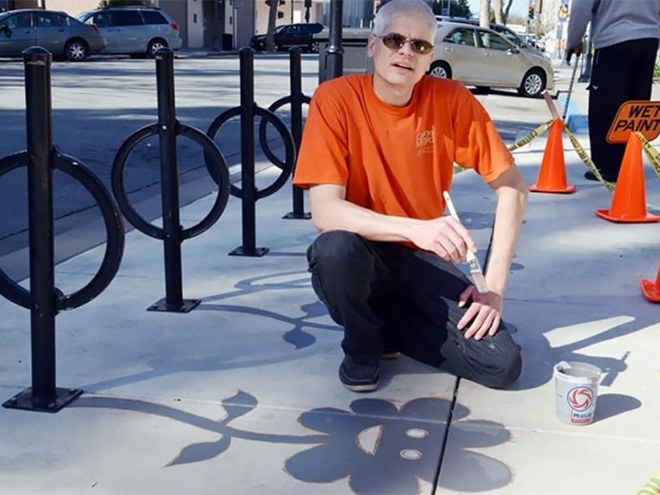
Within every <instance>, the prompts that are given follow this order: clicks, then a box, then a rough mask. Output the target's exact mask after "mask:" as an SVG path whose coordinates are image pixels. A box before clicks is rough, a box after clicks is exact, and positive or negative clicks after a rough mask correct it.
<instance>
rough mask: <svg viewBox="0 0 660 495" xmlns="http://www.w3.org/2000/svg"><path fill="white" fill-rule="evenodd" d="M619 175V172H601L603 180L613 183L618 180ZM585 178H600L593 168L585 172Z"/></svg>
mask: <svg viewBox="0 0 660 495" xmlns="http://www.w3.org/2000/svg"><path fill="white" fill-rule="evenodd" d="M617 175H618V174H606V173H604V172H601V173H600V176H601V177H602V178H603V180H605V181H607V182H611V183H612V184H616V180H617V178H618V177H617ZM584 178H585V179H587V180H598V177H596V174H594V173H593V172H592V171H591V170H588V171H586V172H585V173H584Z"/></svg>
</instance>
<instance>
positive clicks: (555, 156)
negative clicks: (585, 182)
mask: <svg viewBox="0 0 660 495" xmlns="http://www.w3.org/2000/svg"><path fill="white" fill-rule="evenodd" d="M563 132H564V123H563V122H562V121H561V119H555V121H554V122H553V123H552V125H551V126H550V133H549V134H548V141H547V143H546V144H545V150H544V151H543V161H542V162H541V168H540V169H539V176H538V178H537V179H536V184H534V185H533V186H532V187H530V188H529V190H530V191H532V192H543V193H558V194H570V193H572V192H573V191H575V185H573V184H566V162H565V160H564V143H563V141H562V133H563Z"/></svg>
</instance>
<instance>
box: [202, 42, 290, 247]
mask: <svg viewBox="0 0 660 495" xmlns="http://www.w3.org/2000/svg"><path fill="white" fill-rule="evenodd" d="M239 59H240V84H241V104H240V106H238V107H234V108H230V109H229V110H227V111H225V112H223V113H221V114H220V115H218V117H216V118H215V120H214V121H213V122H212V123H211V125H210V126H209V129H208V131H206V134H207V135H208V136H209V137H210V138H211V139H212V140H213V141H215V138H216V137H217V135H218V133H219V132H220V129H221V128H222V126H223V124H225V123H226V122H227V121H229V119H232V118H234V117H237V116H240V118H241V187H240V188H239V187H238V186H235V185H233V184H232V185H231V188H230V194H231V195H232V196H235V197H237V198H240V199H241V206H242V209H241V213H242V230H243V244H242V245H241V246H239V247H237V248H236V249H234V250H232V251H231V252H230V253H229V254H230V255H231V256H263V255H265V254H266V253H267V252H268V248H265V247H260V248H258V247H256V202H257V200H258V199H262V198H265V197H267V196H270V195H272V194H274V193H275V192H277V191H278V190H279V189H281V188H282V186H283V185H284V184H285V183H286V181H287V180H288V179H289V176H290V175H291V171H292V170H293V165H294V163H295V161H296V151H295V143H294V141H293V136H292V135H291V132H290V131H289V129H288V128H287V126H286V125H285V124H284V122H282V120H281V119H280V118H279V117H278V116H277V115H275V114H274V113H273V112H271V111H270V110H267V109H265V108H262V107H260V106H258V105H257V104H256V103H255V102H254V50H253V49H252V48H249V47H245V48H241V50H240V52H239ZM255 115H256V116H258V117H260V118H261V119H262V122H263V121H266V122H268V123H270V124H272V125H273V126H274V127H275V130H276V131H277V132H278V133H279V134H280V136H281V137H282V140H283V141H284V149H285V159H284V161H281V160H279V159H276V161H275V162H274V164H275V165H277V167H278V168H280V170H281V173H280V175H279V176H278V177H277V179H275V181H274V182H273V183H272V184H271V185H269V186H268V187H265V188H264V189H257V188H256V187H255V184H254V174H255V172H254V117H255ZM264 135H265V132H264ZM260 137H261V136H260ZM260 144H261V145H262V148H263V149H264V150H266V149H267V146H264V143H263V142H262V143H260ZM271 156H272V153H271ZM205 158H207V157H205ZM275 158H277V157H275ZM271 161H272V160H271ZM209 164H210V161H209V160H208V159H206V165H207V167H208V166H209ZM209 171H210V173H211V176H212V177H213V178H214V179H216V181H217V178H216V176H215V175H214V174H213V171H212V170H211V169H210V167H209Z"/></svg>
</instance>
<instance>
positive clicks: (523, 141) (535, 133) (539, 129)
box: [509, 119, 555, 151]
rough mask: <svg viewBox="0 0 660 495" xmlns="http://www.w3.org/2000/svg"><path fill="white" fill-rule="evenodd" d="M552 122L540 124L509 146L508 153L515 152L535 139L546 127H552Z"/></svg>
mask: <svg viewBox="0 0 660 495" xmlns="http://www.w3.org/2000/svg"><path fill="white" fill-rule="evenodd" d="M554 121H555V120H554V119H552V120H548V121H547V122H546V123H545V124H541V125H540V126H538V127H537V128H536V129H534V130H533V131H532V132H530V133H529V134H528V135H527V136H525V137H524V138H522V139H521V140H520V141H518V142H516V143H513V144H512V145H511V146H509V151H515V150H517V149H518V148H521V147H522V146H525V145H526V144H529V143H531V142H532V141H533V140H534V139H536V138H537V137H539V136H540V135H541V134H543V133H544V132H545V131H546V130H547V129H548V127H550V126H551V125H552V123H553V122H554Z"/></svg>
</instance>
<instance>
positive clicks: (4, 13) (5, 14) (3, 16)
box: [0, 12, 11, 22]
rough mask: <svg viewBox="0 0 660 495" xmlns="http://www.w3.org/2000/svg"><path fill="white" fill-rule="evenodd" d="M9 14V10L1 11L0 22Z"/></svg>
mask: <svg viewBox="0 0 660 495" xmlns="http://www.w3.org/2000/svg"><path fill="white" fill-rule="evenodd" d="M9 14H11V12H3V13H2V14H0V22H2V21H3V20H4V19H6V18H7V17H9Z"/></svg>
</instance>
